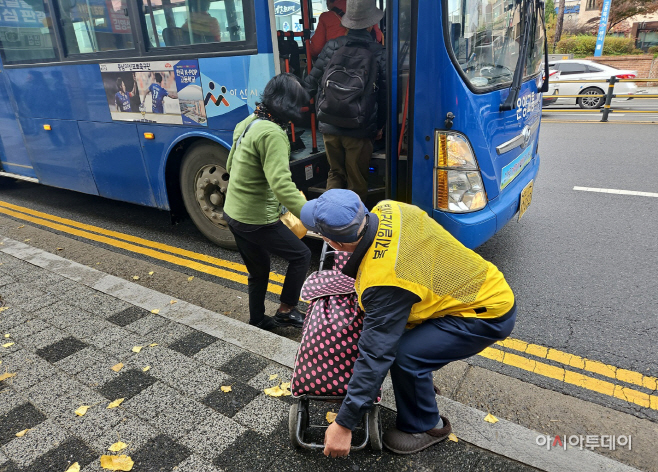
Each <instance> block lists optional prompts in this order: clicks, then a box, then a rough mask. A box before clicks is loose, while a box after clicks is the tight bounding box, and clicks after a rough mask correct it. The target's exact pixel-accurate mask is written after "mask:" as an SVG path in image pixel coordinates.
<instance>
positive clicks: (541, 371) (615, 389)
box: [479, 338, 658, 410]
mask: <svg viewBox="0 0 658 472" xmlns="http://www.w3.org/2000/svg"><path fill="white" fill-rule="evenodd" d="M499 346H500V347H504V348H507V349H509V350H512V351H517V352H519V353H521V354H523V355H519V354H514V353H513V352H509V351H505V350H502V349H500V348H499ZM479 355H480V356H482V357H486V358H487V359H491V360H494V361H497V362H500V363H503V364H506V365H511V366H513V367H517V368H519V369H522V370H525V371H528V372H532V373H534V374H537V375H540V376H542V377H547V378H550V379H555V380H559V381H561V382H564V383H567V384H570V385H576V386H578V387H582V388H584V389H587V390H591V391H593V392H597V393H601V394H603V395H607V396H610V397H614V398H618V399H620V400H623V401H626V402H629V403H633V404H635V405H639V406H641V407H643V408H650V409H652V410H658V396H656V395H652V394H649V393H646V392H643V391H640V390H637V389H636V388H633V387H628V386H625V385H623V384H628V385H632V386H635V387H643V388H645V389H647V390H650V391H652V392H655V391H656V390H657V389H658V378H656V377H651V376H647V375H643V374H640V373H639V372H634V371H632V370H627V369H621V368H618V367H615V366H612V365H608V364H604V363H602V362H599V361H594V360H591V359H587V358H585V357H580V356H576V355H573V354H569V353H567V352H563V351H559V350H557V349H551V348H547V347H544V346H539V345H537V344H529V343H526V342H524V341H520V340H518V339H511V338H508V339H506V340H504V341H500V342H498V343H496V344H495V345H494V346H493V347H488V348H486V349H485V350H484V351H482V352H481V353H480V354H479ZM542 360H544V361H542ZM545 360H549V361H553V362H554V363H556V364H558V366H556V365H553V364H549V363H547V362H545ZM583 372H585V373H583ZM586 373H590V374H597V375H599V376H601V377H606V378H609V379H612V380H614V381H615V382H611V381H607V380H602V379H600V378H597V377H593V376H591V375H586Z"/></svg>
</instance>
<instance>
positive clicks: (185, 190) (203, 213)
mask: <svg viewBox="0 0 658 472" xmlns="http://www.w3.org/2000/svg"><path fill="white" fill-rule="evenodd" d="M227 159H228V151H227V150H226V149H224V148H223V147H221V146H219V145H218V144H211V143H207V142H203V143H197V144H194V145H192V146H191V147H190V149H188V151H187V152H186V153H185V157H183V163H182V165H181V172H180V187H181V193H182V197H183V203H184V204H185V209H186V210H187V213H188V214H189V215H190V218H191V219H192V221H193V222H194V224H195V225H196V227H197V228H198V229H199V231H201V232H202V233H203V235H204V236H205V237H206V238H208V239H209V240H210V241H212V242H213V243H215V244H217V245H218V246H221V247H223V248H226V249H237V246H236V244H235V239H233V233H231V230H229V228H228V224H227V223H226V221H225V220H224V199H225V196H226V189H227V188H228V173H227V172H226V160H227Z"/></svg>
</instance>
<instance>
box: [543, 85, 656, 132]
mask: <svg viewBox="0 0 658 472" xmlns="http://www.w3.org/2000/svg"><path fill="white" fill-rule="evenodd" d="M656 81H658V79H656V78H652V79H619V78H617V77H616V76H614V75H613V76H612V77H610V78H609V79H605V80H603V79H601V80H588V79H585V80H552V81H551V83H553V84H582V83H583V82H587V83H588V84H597V83H598V84H605V83H607V84H608V92H607V93H605V94H587V95H582V94H581V95H557V97H558V99H560V98H583V97H588V98H601V97H605V103H604V104H603V108H601V109H600V110H582V109H581V110H571V109H559V108H558V109H552V110H551V111H559V112H561V113H562V112H574V113H583V112H584V113H588V112H589V113H602V114H603V116H602V117H601V123H607V122H608V116H609V115H610V113H613V112H614V109H613V108H612V99H613V98H617V95H615V93H614V89H615V84H616V83H618V82H656ZM548 96H549V97H553V95H548ZM620 97H631V98H633V100H637V99H645V98H658V95H652V94H641V95H632V96H631V95H621V96H620ZM549 113H550V111H549ZM624 113H658V110H624Z"/></svg>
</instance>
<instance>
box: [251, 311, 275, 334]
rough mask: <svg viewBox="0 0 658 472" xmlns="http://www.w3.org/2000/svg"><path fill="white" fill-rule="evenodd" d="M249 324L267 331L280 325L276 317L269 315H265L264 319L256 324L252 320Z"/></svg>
mask: <svg viewBox="0 0 658 472" xmlns="http://www.w3.org/2000/svg"><path fill="white" fill-rule="evenodd" d="M249 324H250V325H251V326H255V327H256V328H260V329H264V330H265V331H272V330H273V329H274V328H276V327H278V326H279V325H278V324H277V323H276V321H274V318H272V317H271V316H267V315H265V316H264V317H263V319H262V320H260V321H259V322H258V323H256V324H254V323H252V322H251V321H250V322H249Z"/></svg>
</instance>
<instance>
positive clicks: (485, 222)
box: [433, 154, 539, 249]
mask: <svg viewBox="0 0 658 472" xmlns="http://www.w3.org/2000/svg"><path fill="white" fill-rule="evenodd" d="M538 171H539V154H536V155H535V157H534V158H533V159H532V161H530V164H528V166H527V167H526V168H525V169H523V171H522V172H521V173H520V174H519V175H518V176H517V177H516V178H515V179H514V181H512V183H510V184H509V185H508V186H507V188H505V190H504V191H502V192H501V193H500V194H499V195H498V197H496V198H494V199H493V200H490V201H489V203H488V204H487V206H486V207H484V208H483V209H482V210H480V211H476V212H473V213H462V214H460V213H443V212H441V211H438V210H434V212H433V213H434V214H433V216H434V219H435V220H436V221H437V222H438V223H439V224H440V225H441V226H443V227H444V228H445V229H446V230H448V231H449V232H450V233H451V234H452V235H453V236H454V237H456V238H457V239H458V240H459V241H461V243H462V244H463V245H464V246H466V247H468V248H471V249H474V248H476V247H478V246H480V245H481V244H483V243H485V242H486V241H487V240H489V239H490V238H491V237H492V236H493V235H494V234H496V233H497V232H498V231H500V230H501V229H503V227H504V226H505V225H506V224H507V223H508V222H509V221H510V220H511V219H512V218H513V217H514V215H516V214H517V212H518V211H519V203H520V198H521V191H522V190H523V189H524V187H525V186H526V185H527V184H528V182H530V181H531V180H534V179H535V178H536V177H537V173H538Z"/></svg>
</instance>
